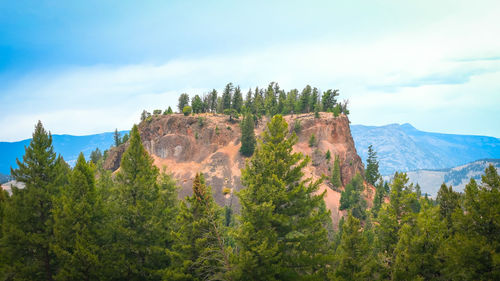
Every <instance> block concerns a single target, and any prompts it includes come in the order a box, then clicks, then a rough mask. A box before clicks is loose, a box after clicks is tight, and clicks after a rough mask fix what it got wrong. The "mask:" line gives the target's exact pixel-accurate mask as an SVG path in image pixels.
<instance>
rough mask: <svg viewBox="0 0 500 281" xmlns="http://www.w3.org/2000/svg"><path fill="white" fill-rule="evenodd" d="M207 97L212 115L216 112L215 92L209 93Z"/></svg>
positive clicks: (216, 100) (216, 99)
mask: <svg viewBox="0 0 500 281" xmlns="http://www.w3.org/2000/svg"><path fill="white" fill-rule="evenodd" d="M209 96H210V111H211V112H212V113H215V112H216V111H217V105H218V104H217V102H218V98H217V91H216V90H215V89H213V90H212V91H211V92H210V94H209Z"/></svg>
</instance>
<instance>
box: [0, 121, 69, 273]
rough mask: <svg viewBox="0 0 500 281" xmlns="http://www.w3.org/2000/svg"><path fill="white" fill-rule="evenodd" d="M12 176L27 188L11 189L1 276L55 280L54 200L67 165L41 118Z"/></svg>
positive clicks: (4, 234) (5, 217)
mask: <svg viewBox="0 0 500 281" xmlns="http://www.w3.org/2000/svg"><path fill="white" fill-rule="evenodd" d="M17 165H18V167H19V168H17V169H11V174H12V177H13V178H14V179H15V180H16V181H19V182H23V183H24V184H25V188H23V189H18V188H16V187H13V188H12V196H11V198H10V199H9V200H7V202H6V204H5V206H4V207H3V208H4V210H3V212H4V217H3V222H2V230H3V235H2V240H1V244H0V249H1V256H2V257H1V258H0V259H1V262H2V263H1V264H0V277H2V278H3V279H6V280H8V279H14V277H15V279H17V280H52V276H53V275H54V274H55V273H56V271H55V269H56V265H57V259H56V256H55V255H54V253H53V251H52V250H51V249H50V245H51V244H52V243H53V241H54V235H53V228H52V225H53V223H54V219H53V214H52V206H53V199H54V197H55V196H57V194H58V193H59V190H60V187H61V185H64V184H65V183H66V181H67V177H66V175H67V173H68V172H69V167H68V165H67V164H66V163H65V162H64V160H62V158H60V157H56V153H55V152H54V148H53V146H52V135H51V134H50V133H47V131H45V129H44V127H43V125H42V123H41V122H40V121H38V123H37V125H36V126H35V131H34V133H33V137H32V140H31V142H30V144H29V146H28V147H26V149H25V153H24V156H23V159H22V161H20V160H19V159H17Z"/></svg>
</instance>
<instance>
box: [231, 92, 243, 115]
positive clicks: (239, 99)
mask: <svg viewBox="0 0 500 281" xmlns="http://www.w3.org/2000/svg"><path fill="white" fill-rule="evenodd" d="M242 106H243V96H242V95H241V89H240V86H238V87H236V89H234V94H233V99H232V102H231V107H232V108H233V109H234V110H236V112H238V113H241V107H242Z"/></svg>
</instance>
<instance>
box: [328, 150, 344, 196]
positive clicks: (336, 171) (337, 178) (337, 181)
mask: <svg viewBox="0 0 500 281" xmlns="http://www.w3.org/2000/svg"><path fill="white" fill-rule="evenodd" d="M341 176H342V175H341V173H340V159H339V157H338V155H335V160H334V161H333V169H332V178H331V182H332V185H333V187H334V188H335V189H337V190H338V189H339V188H340V187H341V186H342V179H341Z"/></svg>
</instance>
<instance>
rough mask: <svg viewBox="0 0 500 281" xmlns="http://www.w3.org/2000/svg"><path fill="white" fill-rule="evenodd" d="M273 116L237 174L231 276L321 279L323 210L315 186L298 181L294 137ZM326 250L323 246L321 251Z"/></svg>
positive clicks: (299, 160)
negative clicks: (235, 251) (236, 219)
mask: <svg viewBox="0 0 500 281" xmlns="http://www.w3.org/2000/svg"><path fill="white" fill-rule="evenodd" d="M287 127H288V125H287V123H286V122H285V120H284V119H283V117H281V116H280V115H277V116H274V117H273V118H272V120H271V121H270V122H269V123H268V125H267V128H266V130H265V131H264V133H263V135H262V140H259V144H258V146H257V149H256V151H255V153H254V156H253V157H252V158H251V160H250V161H249V162H248V163H247V165H246V167H245V169H243V170H242V181H243V184H244V186H245V187H246V188H245V189H243V190H242V191H240V193H239V194H238V196H239V198H240V202H241V206H242V207H241V223H240V224H239V226H238V229H237V233H236V237H235V238H236V241H237V245H238V247H239V253H238V268H237V273H238V275H239V276H240V278H241V279H245V280H276V279H278V280H280V279H281V280H302V279H308V280H309V279H313V280H314V279H324V278H325V277H326V276H325V275H326V271H327V267H326V262H327V260H328V256H329V253H328V247H327V245H328V237H327V231H326V229H325V228H324V224H325V223H326V221H327V219H328V216H329V215H328V213H327V212H326V211H320V205H321V202H322V200H323V196H324V195H323V194H317V190H318V188H319V183H320V182H312V183H311V182H310V180H303V179H302V177H303V172H302V169H303V168H304V167H305V166H306V165H307V164H308V162H309V161H310V160H309V158H304V156H303V155H302V154H300V153H292V147H293V145H294V144H295V143H296V142H297V137H296V135H295V134H293V135H292V136H290V137H286V136H287V135H288V129H287ZM325 246H326V247H325Z"/></svg>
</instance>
